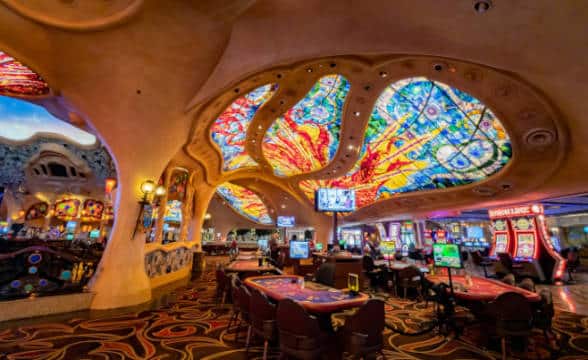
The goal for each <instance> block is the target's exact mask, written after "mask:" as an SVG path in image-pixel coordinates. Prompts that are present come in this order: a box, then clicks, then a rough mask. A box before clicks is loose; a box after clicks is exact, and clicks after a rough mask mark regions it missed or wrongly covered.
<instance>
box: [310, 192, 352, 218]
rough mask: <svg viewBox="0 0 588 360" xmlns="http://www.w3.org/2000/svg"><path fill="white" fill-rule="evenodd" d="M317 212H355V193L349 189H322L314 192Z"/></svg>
mask: <svg viewBox="0 0 588 360" xmlns="http://www.w3.org/2000/svg"><path fill="white" fill-rule="evenodd" d="M315 207H316V210H317V211H335V212H350V211H355V191H354V190H351V189H336V188H322V189H318V190H317V191H316V196H315Z"/></svg>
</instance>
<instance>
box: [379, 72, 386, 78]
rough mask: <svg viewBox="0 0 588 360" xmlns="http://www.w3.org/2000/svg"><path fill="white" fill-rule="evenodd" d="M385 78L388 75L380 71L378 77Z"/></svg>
mask: <svg viewBox="0 0 588 360" xmlns="http://www.w3.org/2000/svg"><path fill="white" fill-rule="evenodd" d="M386 76H388V73H387V72H385V71H380V77H382V78H385V77H386Z"/></svg>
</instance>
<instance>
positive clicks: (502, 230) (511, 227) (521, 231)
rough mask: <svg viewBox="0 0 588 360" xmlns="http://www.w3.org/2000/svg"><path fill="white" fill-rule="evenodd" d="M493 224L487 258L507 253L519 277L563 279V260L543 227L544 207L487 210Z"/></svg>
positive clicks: (525, 206) (527, 206)
mask: <svg viewBox="0 0 588 360" xmlns="http://www.w3.org/2000/svg"><path fill="white" fill-rule="evenodd" d="M488 215H489V216H490V219H492V223H493V240H494V241H493V244H492V249H491V251H490V256H491V257H494V258H496V257H497V255H498V254H499V253H508V254H510V255H511V256H512V258H513V261H514V262H515V263H516V264H518V265H519V266H518V267H519V268H520V269H517V271H516V273H517V274H518V275H520V276H530V277H533V278H537V279H539V280H540V281H546V280H550V281H552V282H553V281H557V280H561V279H562V277H563V276H564V270H565V267H566V260H565V259H563V258H562V257H561V256H560V255H559V253H558V252H557V251H556V250H555V249H554V247H553V244H552V243H551V238H550V236H549V234H548V232H547V227H546V225H545V215H544V213H543V206H542V205H540V204H533V205H522V206H515V207H509V208H500V209H491V210H489V211H488Z"/></svg>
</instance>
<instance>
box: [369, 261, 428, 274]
mask: <svg viewBox="0 0 588 360" xmlns="http://www.w3.org/2000/svg"><path fill="white" fill-rule="evenodd" d="M374 265H375V266H385V267H387V268H388V269H390V270H392V271H400V270H403V269H406V268H407V267H409V266H416V267H417V268H418V269H419V270H420V272H421V273H428V272H429V268H428V267H427V266H426V265H422V264H409V263H407V262H403V261H395V260H390V261H388V260H374Z"/></svg>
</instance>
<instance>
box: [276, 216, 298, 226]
mask: <svg viewBox="0 0 588 360" xmlns="http://www.w3.org/2000/svg"><path fill="white" fill-rule="evenodd" d="M294 225H295V219H294V216H278V227H294Z"/></svg>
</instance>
